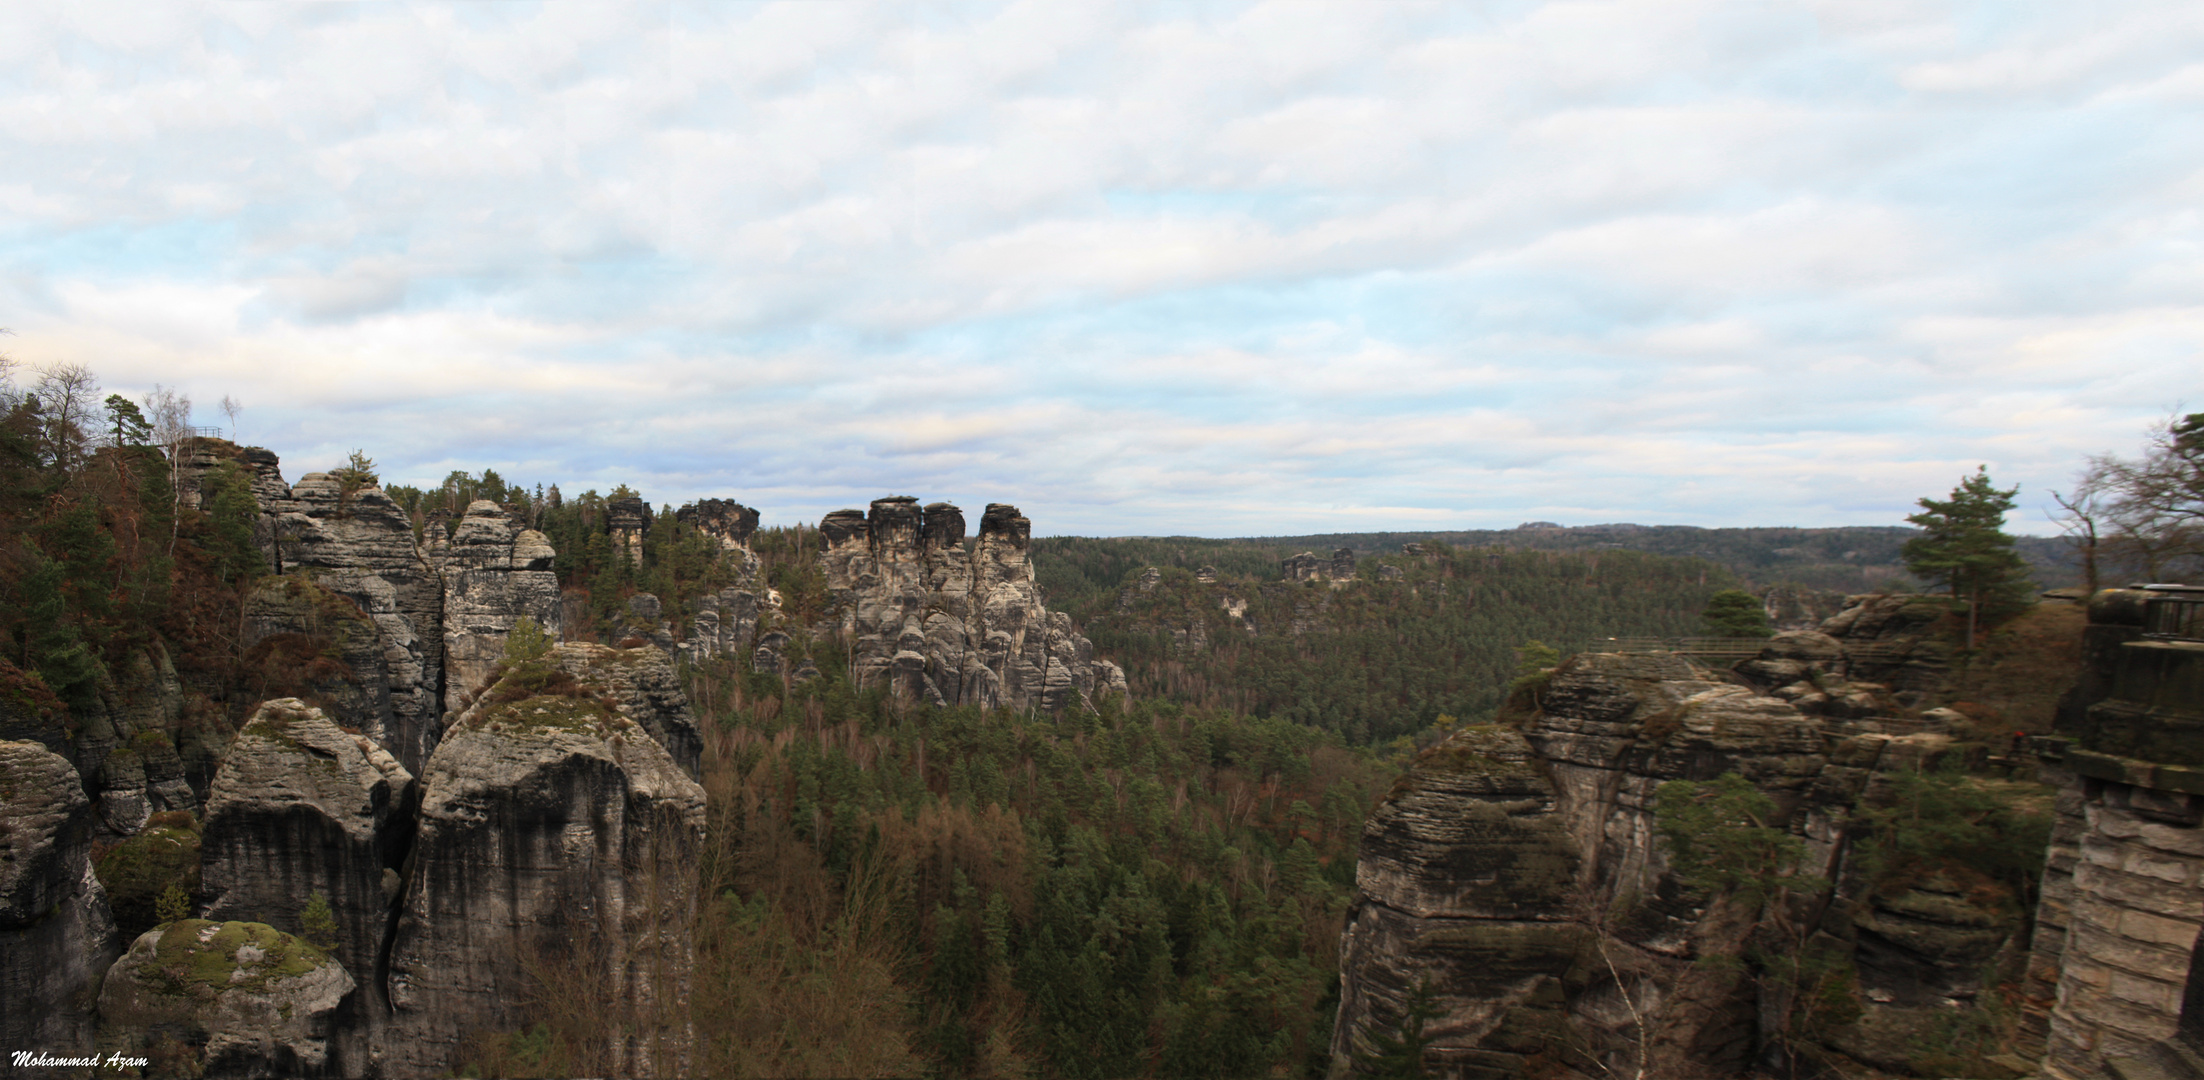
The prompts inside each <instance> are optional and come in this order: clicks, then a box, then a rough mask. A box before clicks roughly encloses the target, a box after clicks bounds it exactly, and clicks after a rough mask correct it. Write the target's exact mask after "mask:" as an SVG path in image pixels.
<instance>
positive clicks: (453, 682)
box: [245, 451, 559, 771]
mask: <svg viewBox="0 0 2204 1080" xmlns="http://www.w3.org/2000/svg"><path fill="white" fill-rule="evenodd" d="M261 454H262V455H263V456H264V458H265V460H259V459H253V460H250V461H248V464H251V465H252V466H253V468H254V470H255V472H254V481H253V483H254V492H255V495H256V497H258V498H259V499H260V501H261V502H260V505H261V508H262V511H263V514H264V515H265V517H266V519H267V521H268V535H269V540H268V543H269V562H270V565H271V567H272V568H274V569H275V570H277V571H278V572H279V573H280V574H281V575H283V576H282V577H280V578H277V579H272V580H269V581H266V582H263V583H262V585H261V586H260V587H259V589H258V590H257V591H256V592H255V594H254V596H253V597H252V598H251V599H250V600H249V601H248V606H247V612H246V616H247V621H246V630H247V635H246V642H245V644H246V645H247V646H248V647H250V648H259V647H261V646H263V645H264V644H267V643H269V642H271V641H274V642H277V643H278V644H280V639H281V638H282V636H283V635H297V637H298V638H299V639H302V640H331V641H333V642H334V643H335V645H336V648H337V651H338V654H339V656H338V658H339V659H340V660H341V662H342V665H343V667H342V670H341V672H340V673H333V674H332V676H331V679H330V680H329V681H328V685H327V690H328V694H327V695H326V698H325V699H326V700H327V701H328V702H329V704H330V706H331V707H332V708H335V709H336V710H337V711H338V718H339V719H340V720H341V721H342V722H343V723H345V724H346V725H347V726H352V727H357V728H359V729H360V731H361V733H362V734H365V735H366V736H367V737H368V738H370V739H373V740H374V741H375V742H377V743H379V744H381V745H382V746H383V747H384V748H385V749H388V750H389V751H390V752H391V753H392V754H393V755H395V756H396V757H397V758H398V760H399V761H400V762H401V763H402V764H404V765H405V766H406V768H407V769H408V770H410V771H417V770H419V769H420V767H421V766H422V764H423V763H425V762H426V761H427V760H428V756H429V753H430V751H432V750H433V749H435V746H436V742H437V739H438V738H439V737H440V736H441V735H442V733H443V716H444V713H445V712H446V711H448V710H452V709H454V708H456V707H457V706H458V704H459V700H460V698H462V697H463V696H464V695H466V694H467V693H468V692H469V691H471V690H474V689H477V688H478V687H479V686H480V684H481V681H482V680H483V679H485V678H487V677H488V675H489V673H490V669H491V668H492V667H493V666H494V665H495V664H496V662H497V660H498V658H499V657H500V656H502V654H503V650H504V643H505V636H506V634H507V633H508V632H510V631H511V629H512V627H513V624H514V623H515V622H516V621H517V620H518V619H519V618H520V617H522V616H524V615H525V616H528V617H530V618H533V619H534V620H535V621H536V622H537V623H538V624H539V625H541V626H543V627H544V628H545V629H546V630H548V631H550V632H551V633H552V634H553V635H554V636H555V635H556V634H557V631H558V612H559V607H558V601H559V589H558V582H557V579H556V577H555V576H554V575H553V574H552V571H551V559H552V555H553V553H552V550H551V545H550V542H549V541H548V540H547V539H545V537H544V535H543V534H542V533H540V532H537V531H535V530H533V529H525V528H521V527H519V526H517V525H516V524H515V523H514V521H513V518H512V515H510V514H508V513H507V512H506V511H505V510H503V509H502V508H500V507H499V506H498V505H497V504H496V503H492V502H489V501H486V500H477V501H475V502H474V503H472V504H470V505H469V506H468V507H467V512H466V514H465V516H463V517H462V518H461V519H460V520H459V522H458V523H457V524H456V525H455V526H453V527H452V529H451V530H450V532H449V534H448V535H447V534H446V533H445V531H444V530H443V528H442V526H441V525H438V524H431V525H429V526H428V527H427V529H426V532H425V535H423V536H422V537H421V538H420V539H419V540H416V538H415V535H414V531H413V523H412V522H411V521H410V520H409V519H408V518H407V517H406V515H405V513H404V512H403V511H402V510H400V509H399V507H398V505H397V504H396V503H393V502H392V501H391V500H390V498H389V496H387V495H385V494H384V493H383V491H382V489H381V488H378V487H372V486H371V487H363V488H360V489H358V490H356V491H346V490H345V488H344V485H343V484H342V483H340V482H339V481H338V480H337V479H335V478H333V477H331V476H328V475H325V474H322V473H308V474H307V475H305V476H303V477H301V478H300V479H299V482H298V483H297V484H295V485H289V486H286V485H285V484H284V483H283V479H282V475H281V473H280V472H279V471H277V468H276V462H275V458H274V456H273V455H268V454H266V453H265V451H262V452H261ZM294 580H296V581H299V582H300V584H293V581H294Z"/></svg>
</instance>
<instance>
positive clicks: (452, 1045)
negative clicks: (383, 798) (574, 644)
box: [381, 650, 704, 1076]
mask: <svg viewBox="0 0 2204 1080" xmlns="http://www.w3.org/2000/svg"><path fill="white" fill-rule="evenodd" d="M642 651H646V652H648V651H649V650H642ZM574 655H578V654H574ZM591 655H592V656H594V655H595V654H591ZM571 658H572V656H571V655H570V654H560V656H558V657H546V658H543V659H540V660H536V661H530V662H528V663H525V664H522V665H521V666H520V667H518V668H516V669H515V670H514V671H513V672H510V673H508V675H507V676H506V678H505V680H504V681H501V682H500V683H498V684H497V685H496V686H494V687H492V688H491V689H490V691H489V692H488V693H486V694H485V695H484V696H483V697H482V698H481V699H480V700H478V701H477V702H476V703H475V704H474V705H473V706H471V707H470V708H469V709H468V710H467V712H466V713H465V714H464V715H463V716H461V717H460V718H459V719H458V720H457V722H456V723H455V724H454V726H453V727H452V729H451V731H450V732H449V733H448V734H447V735H446V736H445V738H444V740H443V742H441V743H440V744H439V745H438V746H437V748H436V752H435V754H434V755H433V756H432V757H431V758H430V760H429V764H428V768H427V770H426V772H425V775H424V776H423V778H422V782H423V789H424V795H423V799H422V804H421V812H420V827H419V832H418V834H417V838H416V841H415V847H414V853H413V856H412V858H411V860H410V864H409V865H410V869H409V872H408V875H407V879H406V886H405V896H404V900H403V910H402V912H401V914H400V917H399V920H398V928H397V932H396V938H395V941H394V944H393V946H392V949H391V955H390V962H389V971H390V977H389V982H390V996H391V1000H392V1002H393V1004H394V1006H395V1007H396V1013H395V1015H394V1017H393V1018H392V1027H391V1034H390V1036H389V1037H388V1038H387V1039H384V1040H382V1043H381V1045H382V1047H383V1051H384V1054H385V1058H384V1060H383V1068H384V1069H385V1071H386V1072H387V1073H389V1074H391V1075H407V1076H410V1075H430V1074H436V1073H440V1072H441V1071H443V1070H445V1069H448V1068H450V1067H451V1066H452V1065H453V1064H454V1061H455V1054H456V1053H458V1052H459V1051H460V1050H462V1049H463V1047H464V1045H465V1043H466V1040H468V1039H469V1038H471V1037H472V1036H474V1035H476V1034H478V1033H481V1032H486V1031H496V1030H510V1029H512V1028H514V1027H516V1026H518V1025H519V1024H520V1023H521V1022H522V1021H523V1019H524V1018H525V1017H524V1014H523V1011H522V1010H523V1007H524V1004H525V1002H526V1001H527V1000H528V999H529V996H530V995H531V994H534V993H538V992H540V991H541V989H542V987H543V985H544V979H545V978H549V979H550V980H551V984H552V985H551V991H552V992H558V993H574V994H579V995H583V1000H586V1001H587V1002H589V1003H590V1005H591V1006H592V1007H593V1008H595V1009H596V1013H595V1014H597V1015H602V1016H603V1017H604V1018H605V1026H604V1029H603V1034H602V1038H601V1040H600V1041H599V1044H598V1045H597V1046H595V1047H593V1048H591V1051H592V1053H594V1054H597V1055H600V1059H599V1060H596V1061H593V1062H590V1063H589V1066H590V1067H591V1068H592V1069H593V1070H596V1071H602V1072H604V1073H608V1074H611V1073H617V1074H629V1073H638V1072H648V1073H657V1074H673V1075H679V1074H682V1073H685V1072H686V1071H687V1069H688V1066H689V1048H690V1044H691V1034H690V1029H689V1026H688V1020H687V1009H686V997H687V992H688V980H689V978H690V972H691V970H692V967H693V949H692V945H691V943H690V940H689V938H688V930H687V928H688V926H689V924H690V919H691V916H692V915H693V912H694V906H695V896H694V894H693V892H692V882H693V879H694V874H695V859H696V856H697V850H698V847H699V845H700V843H701V840H702V837H703V830H704V792H703V789H702V788H700V787H698V786H697V784H696V782H695V781H693V780H691V779H690V778H689V777H688V775H687V774H686V773H685V772H684V771H683V769H682V767H681V766H680V765H679V764H678V763H677V762H676V761H675V760H674V758H673V756H672V755H670V754H668V753H667V751H666V750H665V748H664V747H662V746H660V745H659V743H658V742H657V741H656V740H655V739H654V738H653V737H652V735H651V733H650V732H649V731H647V730H645V729H644V727H643V726H642V725H640V724H638V723H637V722H636V721H634V720H632V719H630V718H629V717H628V716H626V715H623V714H622V713H621V712H620V711H619V710H618V709H616V708H614V707H611V706H609V705H607V704H606V703H605V701H604V700H603V697H602V695H603V693H604V691H605V690H606V689H607V687H606V686H604V685H602V684H589V683H583V682H579V681H577V680H575V679H574V678H573V675H572V673H571V672H569V671H567V670H566V668H565V667H563V666H561V665H562V663H564V662H567V661H568V660H570V659H571Z"/></svg>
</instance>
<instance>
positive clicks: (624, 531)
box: [605, 495, 651, 566]
mask: <svg viewBox="0 0 2204 1080" xmlns="http://www.w3.org/2000/svg"><path fill="white" fill-rule="evenodd" d="M605 523H606V526H607V527H608V528H609V529H610V530H611V532H612V550H614V551H616V552H619V553H620V555H621V557H622V558H625V559H627V560H628V561H629V562H631V563H635V564H636V565H638V566H640V565H642V562H643V538H644V537H646V536H648V535H650V525H651V512H650V504H649V503H647V502H644V501H643V500H642V499H640V498H638V497H636V496H633V495H630V496H626V497H624V498H618V499H612V500H609V501H607V502H606V503H605Z"/></svg>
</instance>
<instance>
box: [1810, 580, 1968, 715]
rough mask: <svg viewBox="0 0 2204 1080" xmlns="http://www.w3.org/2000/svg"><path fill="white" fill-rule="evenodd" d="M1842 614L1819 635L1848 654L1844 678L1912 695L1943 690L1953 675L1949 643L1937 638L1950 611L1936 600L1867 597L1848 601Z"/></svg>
mask: <svg viewBox="0 0 2204 1080" xmlns="http://www.w3.org/2000/svg"><path fill="white" fill-rule="evenodd" d="M1844 603H1845V606H1844V610H1842V611H1839V612H1838V613H1837V614H1836V615H1834V616H1832V617H1830V618H1829V619H1827V620H1826V621H1824V622H1823V623H1822V624H1821V632H1822V633H1824V634H1827V635H1829V636H1831V637H1833V638H1835V639H1836V640H1837V641H1838V642H1839V643H1840V644H1841V645H1842V646H1843V648H1844V653H1845V658H1846V662H1847V664H1848V667H1847V671H1846V673H1847V674H1848V675H1850V676H1851V677H1852V678H1855V679H1858V680H1862V681H1867V682H1875V683H1881V684H1884V685H1886V686H1889V687H1890V688H1891V689H1892V690H1893V691H1896V692H1898V693H1901V694H1906V695H1909V696H1908V697H1907V698H1904V699H1901V700H1903V701H1905V702H1907V703H1912V702H1913V701H1917V700H1918V699H1919V695H1922V694H1925V693H1928V692H1933V691H1934V690H1935V689H1937V688H1938V687H1940V686H1942V685H1943V682H1944V679H1945V677H1946V676H1947V674H1948V673H1949V672H1950V670H1951V643H1950V641H1949V640H1948V639H1947V638H1946V637H1944V636H1942V635H1938V634H1936V633H1933V632H1932V631H1933V629H1934V628H1935V626H1936V624H1937V623H1938V622H1941V621H1944V620H1946V619H1948V618H1949V617H1950V615H1951V606H1950V605H1949V604H1948V603H1946V602H1944V601H1942V600H1938V599H1936V598H1935V597H1928V596H1909V595H1902V594H1901V595H1888V594H1880V593H1874V594H1868V595H1864V596H1848V597H1846V598H1845V601H1844Z"/></svg>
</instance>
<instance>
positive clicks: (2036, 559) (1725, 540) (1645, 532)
mask: <svg viewBox="0 0 2204 1080" xmlns="http://www.w3.org/2000/svg"><path fill="white" fill-rule="evenodd" d="M1918 532H1919V530H1917V529H1909V528H1903V527H1896V526H1873V525H1858V526H1843V527H1833V528H1752V529H1702V528H1698V527H1696V526H1691V525H1630V524H1613V525H1580V526H1576V527H1573V528H1564V527H1561V526H1549V525H1544V524H1542V523H1533V524H1530V525H1524V526H1520V527H1518V528H1514V529H1480V530H1463V531H1455V532H1367V533H1327V534H1319V535H1311V536H1256V537H1244V538H1238V539H1229V540H1212V539H1204V538H1200V537H1188V536H1173V537H1109V538H1094V537H1045V538H1040V539H1036V540H1035V541H1034V542H1033V544H1034V551H1035V553H1036V555H1037V558H1036V559H1035V562H1036V564H1037V566H1038V567H1039V572H1040V575H1041V585H1042V587H1043V588H1044V589H1045V590H1047V592H1048V595H1049V597H1050V599H1051V600H1052V601H1054V602H1056V603H1059V604H1061V605H1062V606H1063V608H1064V610H1067V611H1070V612H1071V613H1072V614H1073V615H1074V617H1084V616H1085V615H1086V614H1087V613H1088V611H1089V610H1090V606H1091V605H1092V604H1093V603H1094V602H1095V601H1096V600H1097V598H1098V597H1103V594H1112V595H1114V591H1115V588H1116V586H1117V583H1118V582H1119V581H1120V580H1121V579H1122V578H1123V577H1124V574H1125V572H1126V571H1127V570H1132V569H1138V568H1140V567H1143V566H1180V567H1185V568H1187V569H1194V568H1197V567H1200V566H1204V565H1208V566H1214V567H1216V568H1217V570H1218V572H1219V573H1221V574H1223V575H1225V576H1227V577H1236V576H1246V577H1251V578H1256V579H1259V580H1276V579H1277V578H1278V576H1279V574H1278V560H1279V559H1282V558H1285V557H1286V556H1289V555H1292V554H1294V553H1296V552H1300V551H1313V552H1315V553H1316V554H1317V555H1319V556H1326V555H1329V554H1331V552H1332V551H1333V550H1334V549H1337V548H1348V549H1351V550H1353V551H1354V553H1355V555H1356V556H1357V557H1359V558H1368V557H1370V556H1374V555H1386V554H1394V553H1397V552H1399V551H1400V549H1401V546H1402V545H1404V544H1410V543H1422V544H1430V543H1434V542H1437V543H1443V544H1447V545H1450V546H1453V547H1457V548H1470V549H1488V548H1501V549H1506V550H1512V551H1612V550H1626V551H1642V552H1646V553H1648V554H1653V555H1671V556H1679V557H1690V558H1699V559H1705V560H1707V561H1708V562H1711V563H1714V564H1716V565H1718V566H1720V567H1722V568H1723V569H1725V570H1727V571H1728V572H1729V573H1731V574H1733V575H1735V576H1736V578H1737V579H1738V581H1739V582H1740V583H1742V584H1743V585H1744V586H1745V587H1747V588H1752V589H1765V588H1767V587H1770V586H1775V585H1799V586H1804V587H1806V588H1810V589H1819V590H1828V591H1831V592H1841V593H1857V592H1877V591H1883V590H1888V589H1893V588H1897V589H1904V588H1913V587H1917V583H1916V582H1915V581H1914V580H1913V578H1912V577H1911V576H1910V575H1908V574H1907V573H1906V571H1905V564H1904V561H1903V560H1902V559H1901V558H1900V557H1899V548H1900V547H1902V546H1903V545H1904V544H1905V542H1906V540H1907V539H1909V538H1911V537H1913V536H1914V535H1916V534H1917V533H1918ZM2017 543H2018V547H2019V550H2020V553H2021V556H2022V557H2023V558H2025V559H2027V560H2028V563H2029V565H2030V566H2031V567H2032V568H2033V569H2034V571H2035V577H2036V584H2037V585H2038V586H2039V587H2042V588H2046V589H2049V588H2058V587H2062V586H2067V585H2073V584H2076V583H2077V580H2078V574H2077V572H2076V570H2075V566H2074V561H2073V556H2072V549H2071V548H2069V547H2068V546H2067V545H2066V543H2065V542H2064V541H2061V540H2059V539H2056V538H2053V537H2042V536H2023V537H2018V538H2017ZM1101 602H1104V603H1107V602H1109V600H1108V599H1107V598H1103V599H1102V600H1101Z"/></svg>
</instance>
